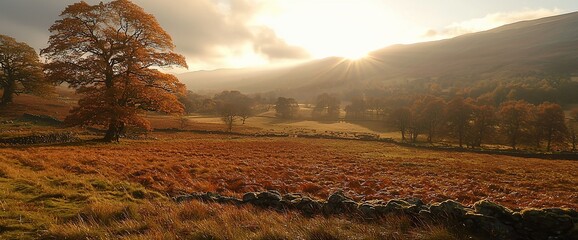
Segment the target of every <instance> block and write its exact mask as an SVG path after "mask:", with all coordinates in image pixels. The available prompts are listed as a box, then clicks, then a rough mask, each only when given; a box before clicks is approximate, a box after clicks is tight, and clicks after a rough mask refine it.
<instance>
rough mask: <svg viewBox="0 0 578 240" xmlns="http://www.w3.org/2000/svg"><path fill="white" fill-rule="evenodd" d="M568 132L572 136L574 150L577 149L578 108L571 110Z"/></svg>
mask: <svg viewBox="0 0 578 240" xmlns="http://www.w3.org/2000/svg"><path fill="white" fill-rule="evenodd" d="M567 125H568V133H569V137H570V142H571V143H572V151H573V152H574V151H576V145H577V143H578V130H576V128H577V127H578V126H577V125H578V108H575V109H572V111H570V119H569V120H568V122H567Z"/></svg>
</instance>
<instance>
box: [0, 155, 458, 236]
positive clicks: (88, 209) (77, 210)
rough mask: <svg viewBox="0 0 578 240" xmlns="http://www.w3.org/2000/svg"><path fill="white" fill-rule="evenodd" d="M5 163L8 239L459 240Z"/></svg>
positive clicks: (3, 224) (0, 170)
mask: <svg viewBox="0 0 578 240" xmlns="http://www.w3.org/2000/svg"><path fill="white" fill-rule="evenodd" d="M24 159H25V158H21V159H7V158H3V159H1V161H0V239H73V240H74V239H458V238H459V237H460V236H459V235H455V234H453V233H450V232H449V231H448V230H446V229H445V228H443V227H436V226H433V225H428V224H420V226H416V225H415V224H414V223H412V222H411V221H410V220H409V219H407V218H404V217H397V216H392V217H389V218H387V219H381V220H379V221H376V222H372V223H368V222H363V221H360V220H355V219H346V218H337V217H332V218H324V217H316V218H306V217H304V216H301V215H300V214H297V213H292V212H288V213H279V212H273V211H269V210H263V209H256V208H254V207H249V206H247V207H236V206H230V205H218V204H208V203H201V202H196V201H193V202H187V203H175V202H173V201H171V200H170V199H169V198H167V197H165V196H163V195H161V194H159V193H157V192H155V191H151V190H149V189H145V188H144V187H142V186H140V185H139V184H135V183H128V182H123V181H116V180H113V181H110V180H106V179H105V178H104V177H99V176H97V175H90V176H88V175H86V176H85V175H82V174H76V173H71V172H68V171H66V170H59V169H56V168H50V171H47V170H48V169H47V168H46V167H45V166H43V165H42V164H35V163H34V160H32V159H27V160H24Z"/></svg>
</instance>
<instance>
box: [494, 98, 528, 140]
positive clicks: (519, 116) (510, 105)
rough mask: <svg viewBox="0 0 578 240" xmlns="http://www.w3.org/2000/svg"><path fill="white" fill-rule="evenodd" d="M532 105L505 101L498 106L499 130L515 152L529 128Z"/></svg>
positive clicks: (523, 102) (520, 101)
mask: <svg viewBox="0 0 578 240" xmlns="http://www.w3.org/2000/svg"><path fill="white" fill-rule="evenodd" d="M532 108H533V105H532V104H530V103H528V102H526V101H523V100H519V101H507V102H504V103H502V104H501V105H500V109H499V111H498V113H499V120H500V128H501V130H502V131H503V132H504V134H505V135H506V137H507V139H508V142H509V144H510V146H511V147H512V148H513V149H514V150H515V149H516V146H517V145H518V144H519V143H520V140H521V139H522V138H523V137H524V135H525V134H527V133H528V131H529V128H530V126H531V117H532Z"/></svg>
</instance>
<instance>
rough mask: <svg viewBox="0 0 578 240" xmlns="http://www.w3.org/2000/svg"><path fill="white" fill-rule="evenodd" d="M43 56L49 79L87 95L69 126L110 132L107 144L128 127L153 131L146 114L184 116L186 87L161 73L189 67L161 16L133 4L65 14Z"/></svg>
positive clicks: (118, 1)
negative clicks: (159, 19)
mask: <svg viewBox="0 0 578 240" xmlns="http://www.w3.org/2000/svg"><path fill="white" fill-rule="evenodd" d="M50 32H51V33H52V35H51V36H50V39H49V42H48V43H49V46H48V47H47V48H45V49H43V50H42V54H43V55H44V57H46V58H47V59H48V60H49V61H50V62H49V63H48V64H47V66H46V70H47V75H48V77H49V79H51V80H52V81H54V82H67V83H68V84H69V86H70V87H72V88H75V89H76V90H77V92H78V93H80V94H81V96H83V97H82V99H80V100H79V102H78V106H77V107H75V108H74V109H73V110H72V111H71V115H69V116H68V117H67V118H66V122H68V123H69V124H72V125H98V126H103V127H107V131H106V134H105V136H104V140H105V141H107V142H111V141H114V140H116V141H118V139H119V136H120V134H121V133H122V132H123V130H124V128H125V126H127V125H135V126H139V127H142V128H146V129H150V124H149V123H148V121H147V120H146V119H144V118H143V117H142V116H141V115H140V114H141V113H143V112H145V111H158V112H164V113H182V112H183V105H182V104H181V103H179V101H178V99H177V96H176V95H177V94H183V93H184V91H185V86H184V85H183V84H181V83H180V82H179V80H178V79H177V78H176V77H175V76H173V75H171V74H167V73H163V72H161V71H159V69H158V68H164V67H172V66H181V67H187V64H186V62H185V58H184V57H183V56H181V55H179V54H177V53H174V52H173V49H174V47H175V46H174V45H173V43H172V40H171V37H170V36H169V34H168V33H166V32H165V31H164V30H163V29H162V27H161V26H160V25H159V23H158V22H157V20H156V19H155V17H154V16H153V15H151V14H148V13H146V12H145V11H144V10H143V9H142V8H141V7H139V6H137V5H136V4H134V3H132V2H131V1H129V0H114V1H111V2H107V3H102V2H101V3H100V4H96V5H89V4H88V3H86V2H84V1H81V2H78V3H75V4H72V5H69V6H68V7H66V9H64V11H63V12H62V14H61V15H60V19H59V20H57V21H56V22H55V23H54V24H53V25H52V27H50Z"/></svg>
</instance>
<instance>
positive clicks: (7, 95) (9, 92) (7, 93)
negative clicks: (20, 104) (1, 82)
mask: <svg viewBox="0 0 578 240" xmlns="http://www.w3.org/2000/svg"><path fill="white" fill-rule="evenodd" d="M14 91H16V84H15V83H14V82H12V81H8V85H6V87H5V88H4V93H3V94H2V105H7V104H8V103H12V100H13V96H14Z"/></svg>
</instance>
